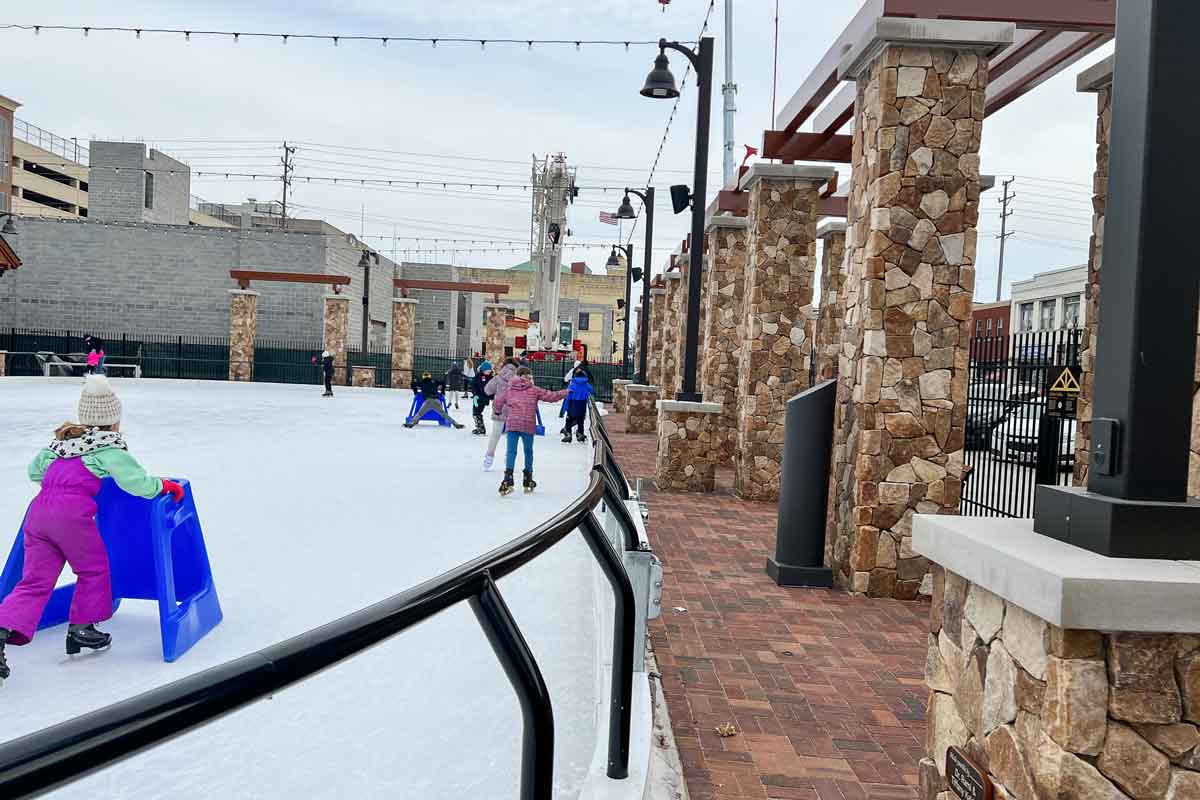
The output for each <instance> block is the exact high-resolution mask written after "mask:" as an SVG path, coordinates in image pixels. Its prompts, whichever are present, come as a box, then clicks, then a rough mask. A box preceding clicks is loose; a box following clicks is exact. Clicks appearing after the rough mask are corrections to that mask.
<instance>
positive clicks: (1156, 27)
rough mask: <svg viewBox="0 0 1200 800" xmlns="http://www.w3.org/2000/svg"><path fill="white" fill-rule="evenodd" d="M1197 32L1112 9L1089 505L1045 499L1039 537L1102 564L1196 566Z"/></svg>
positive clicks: (1133, 7)
mask: <svg viewBox="0 0 1200 800" xmlns="http://www.w3.org/2000/svg"><path fill="white" fill-rule="evenodd" d="M1197 28H1200V4H1196V3H1194V2H1185V1H1184V0H1142V2H1137V3H1134V2H1121V3H1118V4H1117V28H1116V31H1117V34H1116V38H1117V63H1116V69H1115V73H1114V81H1113V98H1114V99H1113V113H1112V145H1111V159H1110V167H1109V181H1108V186H1109V192H1108V209H1109V213H1108V217H1107V219H1108V224H1107V226H1106V230H1105V241H1104V292H1103V294H1102V295H1101V304H1100V323H1099V330H1098V331H1097V337H1096V345H1097V353H1096V360H1095V392H1094V399H1093V418H1092V447H1091V450H1090V456H1089V458H1090V465H1089V474H1088V491H1087V492H1086V493H1084V492H1078V491H1076V492H1071V491H1069V490H1064V489H1057V490H1056V489H1053V488H1051V487H1038V496H1037V511H1036V519H1035V524H1034V529H1035V530H1037V531H1038V532H1040V533H1044V534H1046V535H1048V536H1052V537H1055V538H1059V539H1064V540H1066V541H1069V542H1071V543H1073V544H1078V545H1079V546H1081V547H1084V548H1087V549H1090V550H1093V551H1094V552H1100V553H1103V554H1105V555H1111V556H1125V557H1137V558H1171V559H1182V560H1190V559H1198V558H1200V537H1197V536H1196V535H1195V531H1196V530H1197V528H1198V527H1200V504H1198V503H1196V502H1195V501H1191V502H1189V501H1187V478H1188V461H1189V457H1190V451H1189V441H1190V439H1191V418H1192V392H1193V389H1194V383H1193V380H1194V377H1195V357H1196V309H1197V304H1198V302H1200V282H1198V281H1197V277H1196V271H1195V269H1194V268H1191V267H1190V266H1189V265H1188V263H1187V260H1186V257H1185V256H1181V254H1183V253H1187V252H1188V248H1189V246H1190V242H1191V237H1192V235H1193V234H1192V231H1193V230H1194V228H1195V220H1194V219H1193V218H1192V214H1191V213H1190V211H1189V208H1188V204H1187V192H1188V187H1190V186H1194V185H1196V184H1197V183H1200V164H1198V163H1197V162H1196V159H1195V158H1194V153H1193V152H1192V151H1193V149H1194V146H1195V137H1194V134H1193V130H1194V124H1193V123H1194V122H1195V121H1196V119H1197V112H1196V110H1195V108H1193V107H1191V106H1183V107H1181V106H1179V105H1178V103H1177V102H1176V99H1177V98H1180V97H1187V96H1189V95H1190V93H1191V91H1192V86H1191V84H1192V81H1191V80H1190V72H1189V71H1188V70H1186V69H1180V65H1181V64H1192V63H1194V62H1195V61H1196V55H1195V31H1196V30H1197ZM1180 113H1182V114H1183V117H1182V118H1181V117H1180V116H1179V115H1180ZM1189 120H1191V122H1189Z"/></svg>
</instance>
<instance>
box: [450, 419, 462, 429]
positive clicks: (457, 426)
mask: <svg viewBox="0 0 1200 800" xmlns="http://www.w3.org/2000/svg"><path fill="white" fill-rule="evenodd" d="M450 423H451V424H452V425H454V430H456V431H461V430H462V429H463V427H464V426H463V424H462V423H461V422H455V421H454V420H450Z"/></svg>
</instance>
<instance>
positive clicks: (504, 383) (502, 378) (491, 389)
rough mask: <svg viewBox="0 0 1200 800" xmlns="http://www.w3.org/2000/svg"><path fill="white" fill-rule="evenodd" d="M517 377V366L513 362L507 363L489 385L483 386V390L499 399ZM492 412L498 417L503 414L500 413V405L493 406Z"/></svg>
mask: <svg viewBox="0 0 1200 800" xmlns="http://www.w3.org/2000/svg"><path fill="white" fill-rule="evenodd" d="M515 377H517V368H516V367H514V366H513V365H512V364H505V365H504V366H503V367H501V368H500V371H499V372H497V373H496V377H494V378H492V379H491V380H490V381H488V382H487V385H486V386H484V387H483V390H484V391H485V392H487V393H488V394H490V395H491V396H492V398H493V399H494V400H499V399H500V398H501V397H502V396H503V395H504V392H505V391H506V390H507V389H508V387H509V385H510V384H511V383H512V382H513V378H515ZM492 414H493V416H496V417H501V416H503V415H502V414H501V413H500V408H499V406H498V405H493V406H492Z"/></svg>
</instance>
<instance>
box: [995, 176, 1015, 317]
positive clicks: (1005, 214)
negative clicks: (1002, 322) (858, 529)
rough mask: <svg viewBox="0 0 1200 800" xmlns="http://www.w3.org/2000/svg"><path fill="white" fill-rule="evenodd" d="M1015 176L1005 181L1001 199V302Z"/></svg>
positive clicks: (997, 280)
mask: <svg viewBox="0 0 1200 800" xmlns="http://www.w3.org/2000/svg"><path fill="white" fill-rule="evenodd" d="M1014 180H1016V179H1015V178H1009V179H1008V180H1006V181H1005V182H1004V199H1003V200H1002V201H1001V206H1002V207H1001V209H1000V266H999V268H998V269H997V270H996V302H997V303H999V302H1000V289H1001V288H1002V287H1003V285H1004V243H1005V242H1007V241H1008V237H1009V236H1012V234H1011V233H1009V232H1008V218H1009V217H1011V216H1012V212H1011V211H1009V210H1008V204H1009V202H1010V201H1012V199H1013V197H1015V196H1016V195H1009V193H1008V187H1009V186H1011V185H1012V182H1013V181H1014Z"/></svg>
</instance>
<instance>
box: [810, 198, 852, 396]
mask: <svg viewBox="0 0 1200 800" xmlns="http://www.w3.org/2000/svg"><path fill="white" fill-rule="evenodd" d="M817 237H818V238H819V239H820V240H821V242H822V248H821V303H820V312H819V315H818V317H817V325H816V340H815V341H814V342H813V348H814V349H815V350H816V369H815V370H814V372H815V375H814V378H815V379H816V382H817V383H820V382H821V381H828V380H832V379H834V378H836V377H837V372H838V359H839V358H841V353H842V325H843V324H844V322H845V317H846V269H845V267H846V265H845V260H846V223H844V222H841V221H830V222H826V223H825V224H823V225H821V227H820V228H819V229H818V230H817Z"/></svg>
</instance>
